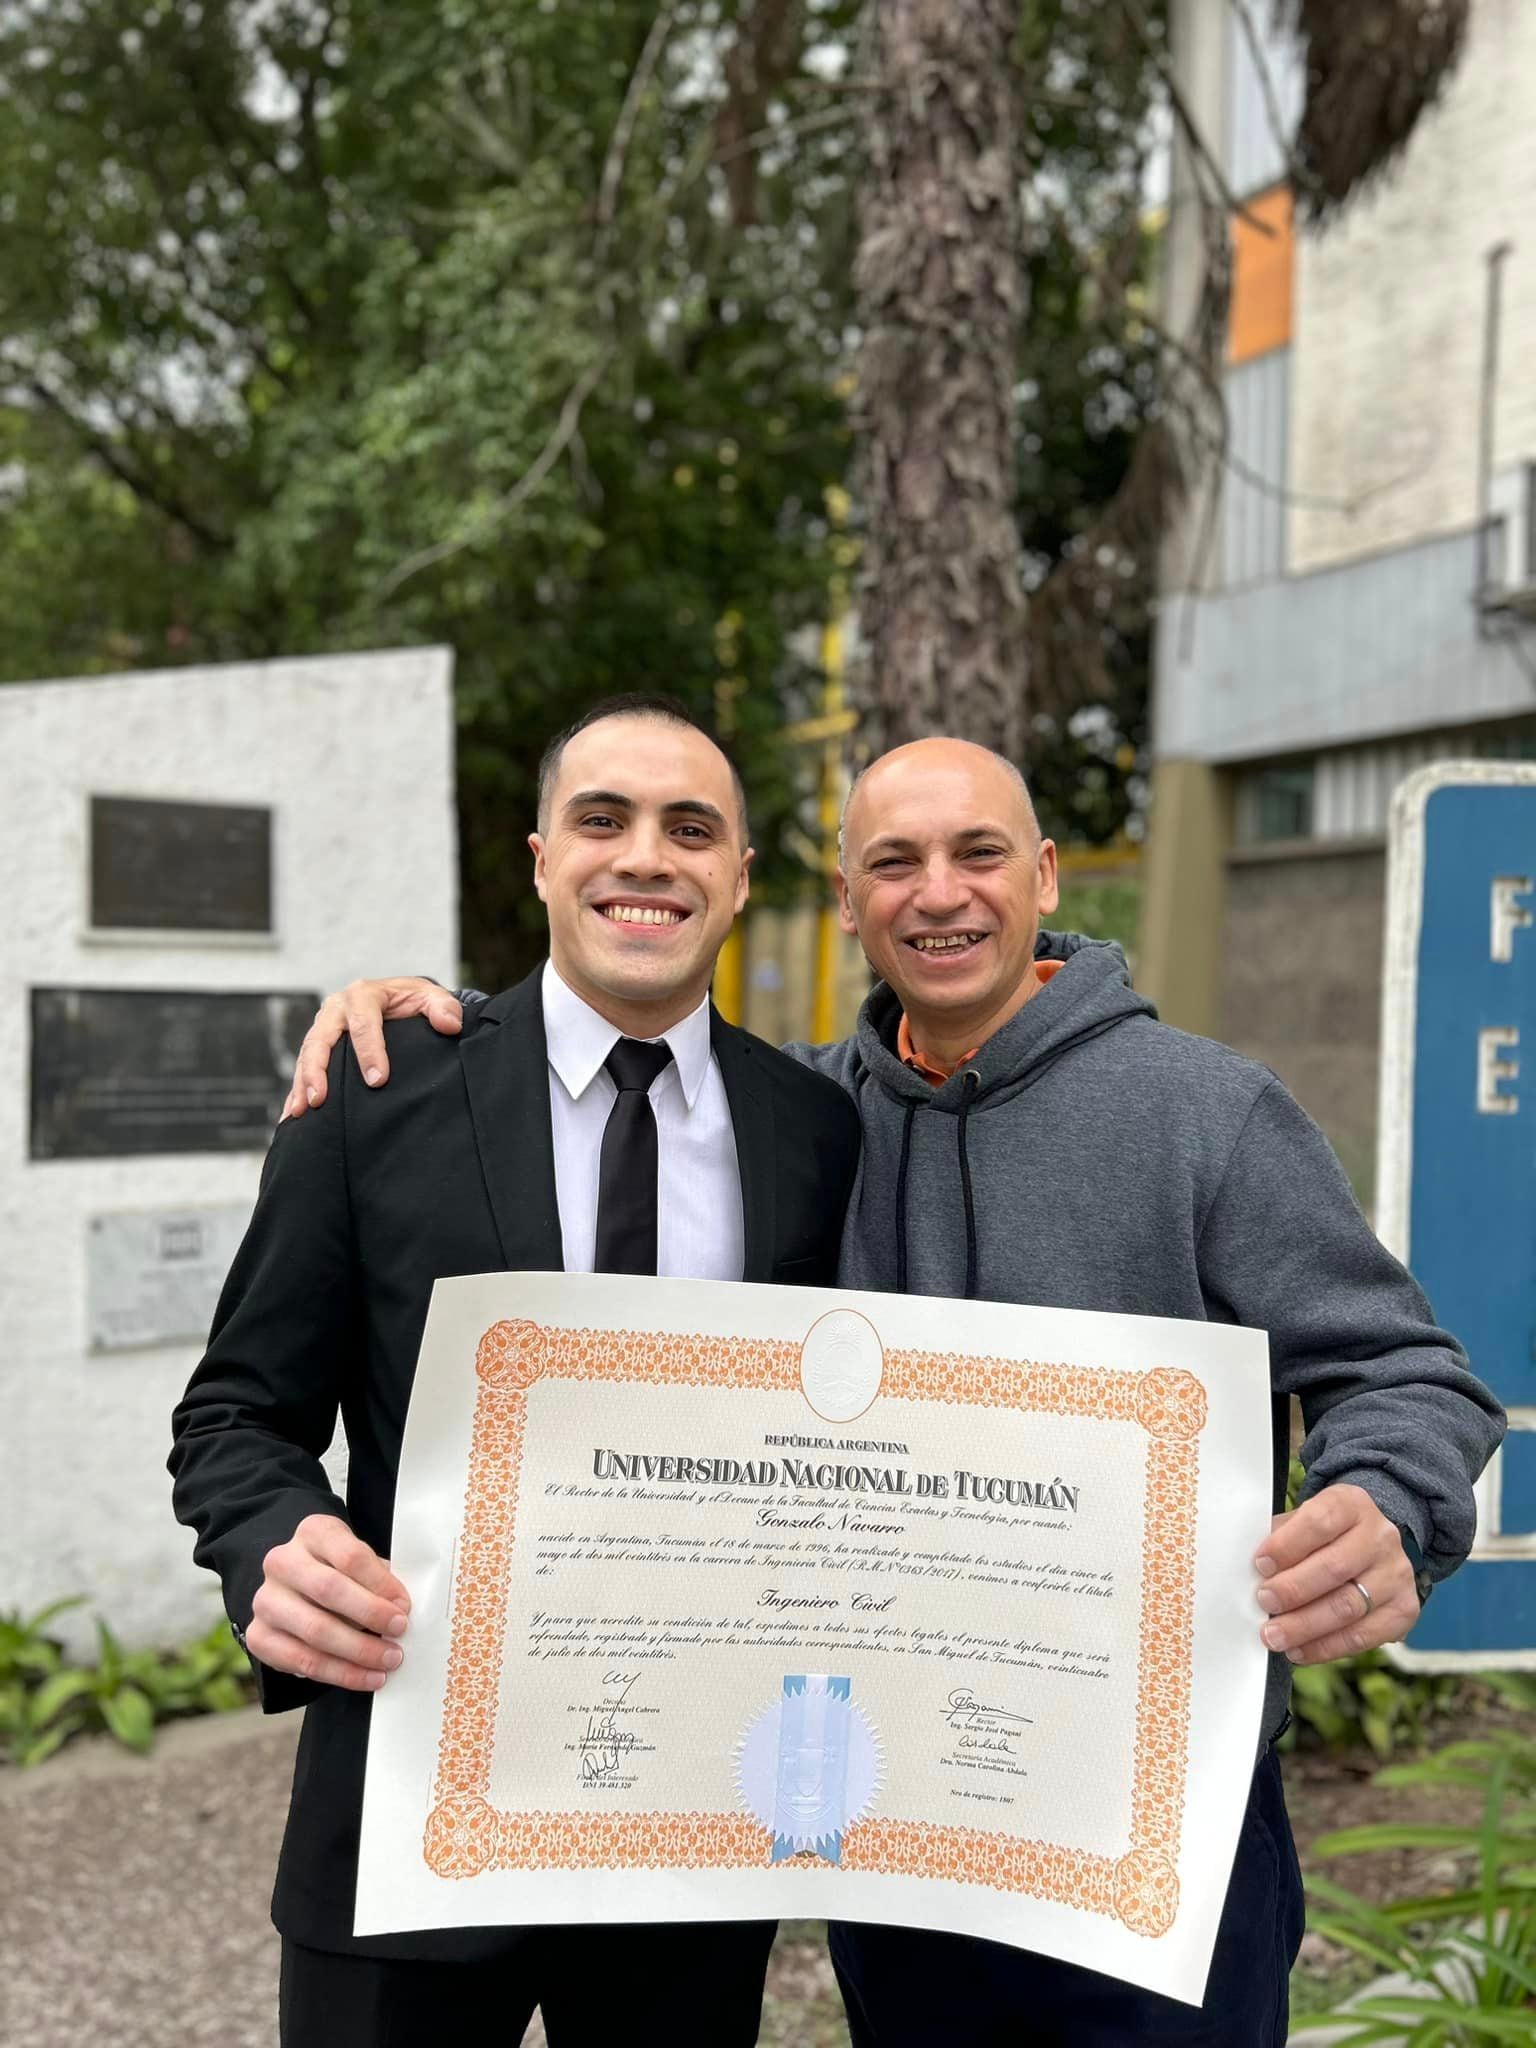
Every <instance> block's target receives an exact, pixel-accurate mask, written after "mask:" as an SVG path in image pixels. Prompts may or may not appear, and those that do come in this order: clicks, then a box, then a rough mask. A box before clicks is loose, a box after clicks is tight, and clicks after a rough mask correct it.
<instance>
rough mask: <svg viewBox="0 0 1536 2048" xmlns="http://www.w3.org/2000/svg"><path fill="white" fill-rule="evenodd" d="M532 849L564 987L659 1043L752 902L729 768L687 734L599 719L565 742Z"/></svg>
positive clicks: (657, 724)
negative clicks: (659, 1036) (745, 906)
mask: <svg viewBox="0 0 1536 2048" xmlns="http://www.w3.org/2000/svg"><path fill="white" fill-rule="evenodd" d="M546 810H547V815H546V816H545V817H544V818H543V819H541V821H540V822H541V830H540V831H538V832H535V833H533V834H532V835H531V836H530V838H529V841H528V843H529V845H530V846H531V847H532V848H533V852H534V871H533V877H534V886H535V887H536V888H537V890H538V892H539V895H540V896H541V897H542V898H543V900H544V904H545V907H546V909H547V910H548V912H549V941H550V957H551V959H552V960H553V961H554V964H555V970H556V972H557V973H558V974H559V975H560V978H561V979H562V981H564V982H565V983H566V985H567V987H569V988H571V989H573V990H574V991H575V992H576V994H577V995H579V996H581V997H582V998H583V999H584V1000H585V1001H586V1002H588V1003H590V1004H591V1005H592V1007H593V1008H594V1009H595V1010H597V1011H599V1012H600V1013H601V1014H602V1015H603V1016H605V1017H607V1018H608V1020H609V1021H610V1023H614V1024H617V1025H618V1026H619V1027H620V1029H621V1030H625V1031H630V1032H632V1033H634V1034H636V1035H638V1036H655V1035H657V1034H659V1033H660V1032H661V1031H664V1030H666V1029H667V1028H668V1026H669V1025H672V1024H675V1023H676V1022H677V1021H678V1020H679V1019H680V1018H682V1017H685V1016H687V1015H688V1013H689V1012H690V1011H691V1010H693V1009H695V1008H697V1006H698V1004H699V1003H700V1002H701V1001H702V1000H703V998H704V994H705V991H706V990H707V989H708V987H709V980H710V976H711V974H712V973H713V972H714V966H715V957H716V955H717V954H718V953H719V951H720V948H721V946H722V945H723V944H724V943H725V938H726V934H727V933H728V932H729V931H730V928H731V921H732V919H733V918H734V917H735V916H736V913H737V912H738V911H739V910H740V909H741V906H742V905H743V903H745V901H746V898H747V868H748V865H749V863H750V861H751V859H752V851H751V848H750V847H748V846H746V845H744V844H743V841H742V822H741V815H740V809H739V805H738V801H737V796H736V787H735V781H734V778H733V776H732V774H731V768H730V764H729V762H728V761H727V760H726V758H725V756H724V755H723V754H722V753H721V752H720V750H719V748H718V747H716V746H715V745H714V744H713V742H712V741H710V740H709V739H708V738H707V737H706V736H705V735H704V734H703V733H701V732H697V731H695V730H694V729H693V728H692V727H691V726H685V725H674V724H671V723H669V722H666V721H663V720H661V719H659V718H654V717H648V716H644V715H638V716H618V717H614V718H604V719H600V720H599V721H598V723H597V724H595V725H591V726H588V727H587V728H586V729H585V730H584V731H582V732H579V733H577V734H576V735H575V737H574V738H573V739H571V740H570V741H568V742H567V744H566V747H565V750H564V752H563V753H562V755H561V756H560V762H559V767H558V769H557V771H556V774H555V778H554V785H553V787H552V788H551V789H550V791H549V792H548V798H547V806H546Z"/></svg>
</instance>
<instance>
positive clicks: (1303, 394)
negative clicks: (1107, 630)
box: [1289, 0, 1536, 571]
mask: <svg viewBox="0 0 1536 2048" xmlns="http://www.w3.org/2000/svg"><path fill="white" fill-rule="evenodd" d="M1533 107H1536V7H1533V6H1531V5H1530V4H1529V0H1476V5H1475V6H1474V8H1473V14H1472V26H1471V34H1470V40H1469V45H1468V48H1467V51H1466V54H1465V56H1464V58H1463V60H1462V64H1461V67H1460V69H1459V71H1458V72H1457V74H1456V76H1455V77H1454V78H1453V80H1452V81H1451V84H1450V86H1449V88H1448V90H1447V92H1446V95H1445V98H1444V100H1443V102H1442V104H1441V105H1440V106H1439V107H1438V108H1437V109H1436V110H1435V111H1434V112H1432V113H1431V114H1430V115H1428V116H1427V117H1426V119H1425V121H1424V122H1423V124H1422V126H1421V127H1420V129H1419V131H1418V132H1417V133H1416V134H1415V136H1414V138H1413V141H1412V143H1411V144H1410V145H1409V148H1408V150H1407V151H1406V153H1405V154H1404V156H1403V158H1402V159H1401V161H1400V162H1398V163H1397V164H1395V165H1394V166H1393V167H1392V168H1391V170H1390V171H1389V172H1388V174H1387V175H1386V176H1385V177H1384V178H1383V179H1382V180H1381V181H1380V183H1379V184H1378V185H1377V186H1376V188H1375V189H1374V190H1373V191H1371V192H1369V193H1366V194H1364V195H1363V196H1361V197H1360V198H1359V199H1357V200H1356V201H1355V202H1354V203H1353V204H1352V205H1351V206H1350V208H1349V209H1348V211H1347V213H1346V214H1345V215H1344V217H1343V218H1342V219H1341V220H1340V221H1339V222H1338V223H1337V225H1335V226H1333V227H1331V228H1329V229H1328V230H1327V232H1326V233H1323V234H1304V235H1302V236H1301V237H1300V239H1299V241H1298V245H1297V278H1296V360H1295V373H1294V385H1293V391H1292V411H1291V468H1290V477H1289V481H1290V484H1291V487H1292V489H1293V490H1294V491H1296V492H1297V493H1298V494H1300V496H1301V498H1302V499H1303V500H1305V499H1311V498H1326V499H1332V500H1335V501H1339V500H1343V501H1349V502H1351V503H1353V504H1354V509H1353V510H1351V511H1347V512H1346V511H1339V510H1332V509H1327V508H1326V507H1324V506H1321V505H1318V504H1314V503H1308V502H1298V503H1296V504H1295V505H1294V506H1293V507H1292V511H1291V534H1290V561H1291V566H1292V568H1293V569H1295V570H1298V571H1299V570H1306V569H1316V568H1321V567H1324V566H1326V565H1328V564H1333V563H1338V562H1342V561H1346V560H1350V559H1352V558H1354V557H1358V556H1362V555H1367V554H1370V553H1372V552H1374V551H1377V550H1380V549H1383V548H1392V547H1401V546H1403V545H1405V544H1407V543H1409V542H1416V541H1419V540H1422V539H1423V538H1425V537H1426V536H1428V535H1433V534H1445V533H1451V532H1453V531H1455V530H1456V529H1457V528H1465V527H1468V526H1470V525H1471V524H1472V522H1473V520H1474V519H1475V517H1476V513H1477V494H1476V485H1477V447H1478V392H1479V382H1480V376H1481V366H1482V350H1483V301H1484V290H1485V278H1486V265H1485V258H1486V255H1487V252H1488V250H1489V249H1490V248H1491V247H1492V246H1493V245H1494V244H1495V243H1498V242H1502V241H1506V240H1508V241H1511V242H1513V244H1514V248H1513V252H1512V254H1511V256H1510V259H1509V262H1508V265H1507V267H1506V271H1505V289H1504V318H1503V334H1502V344H1501V359H1502V374H1501V376H1500V380H1499V389H1498V411H1497V434H1496V444H1495V467H1496V468H1498V469H1501V470H1504V469H1508V468H1511V467H1512V466H1514V465H1517V464H1519V463H1521V462H1524V461H1529V460H1530V459H1532V457H1536V378H1533V377H1532V376H1531V374H1530V365H1531V363H1532V361H1533V360H1536V237H1533V235H1532V231H1531V224H1532V222H1533V221H1536V118H1533V115H1532V109H1533ZM1356 501H1358V502H1356Z"/></svg>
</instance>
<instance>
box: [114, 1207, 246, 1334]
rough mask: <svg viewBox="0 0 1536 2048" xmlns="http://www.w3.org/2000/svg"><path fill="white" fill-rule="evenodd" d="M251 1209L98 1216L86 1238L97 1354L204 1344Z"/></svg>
mask: <svg viewBox="0 0 1536 2048" xmlns="http://www.w3.org/2000/svg"><path fill="white" fill-rule="evenodd" d="M250 1213H251V1212H250V1210H249V1208H247V1207H245V1206H243V1205H241V1204H234V1205H230V1206H226V1207H223V1208H218V1209H144V1210H139V1211H136V1212H132V1213H127V1214H116V1215H110V1216H93V1217H92V1218H91V1221H90V1226H89V1229H88V1231H87V1235H86V1258H85V1267H86V1291H87V1299H88V1302H89V1313H90V1332H91V1349H92V1350H93V1351H127V1350H131V1349H133V1348H134V1347H135V1346H142V1345H146V1344H181V1343H199V1344H200V1343H202V1342H203V1340H204V1339H205V1338H206V1336H207V1335H208V1326H209V1324H210V1323H211V1322H212V1320H213V1311H214V1308H215V1306H216V1305H217V1302H218V1299H219V1290H220V1288H221V1287H222V1286H223V1285H224V1275H225V1274H226V1273H227V1272H228V1271H229V1267H230V1262H231V1261H232V1260H233V1258H234V1256H235V1253H236V1251H237V1250H238V1249H239V1246H240V1239H241V1237H242V1235H243V1234H244V1231H245V1226H246V1224H247V1223H248V1222H249V1220H250Z"/></svg>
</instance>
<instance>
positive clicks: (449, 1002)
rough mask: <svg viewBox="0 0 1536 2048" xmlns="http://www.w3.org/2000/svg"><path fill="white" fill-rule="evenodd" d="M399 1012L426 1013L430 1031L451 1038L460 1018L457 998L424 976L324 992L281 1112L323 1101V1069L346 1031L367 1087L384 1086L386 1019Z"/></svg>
mask: <svg viewBox="0 0 1536 2048" xmlns="http://www.w3.org/2000/svg"><path fill="white" fill-rule="evenodd" d="M397 1017H425V1018H426V1020H427V1022H428V1023H429V1024H430V1025H431V1026H432V1029H433V1030H434V1031H442V1032H445V1033H446V1034H447V1035H448V1036H450V1037H451V1036H453V1034H454V1033H456V1032H457V1031H459V1030H461V1029H462V1027H463V1023H464V1012H463V1010H462V1009H461V1008H460V1007H459V1000H458V997H457V996H455V995H452V994H451V993H450V992H449V991H448V990H447V989H445V988H440V987H439V986H438V984H437V983H436V982H435V981H429V980H428V979H427V978H426V977H425V976H424V975H420V974H407V975H402V976H400V977H398V978H397V979H395V980H393V981H349V982H348V983H347V985H346V987H345V988H344V989H342V990H340V991H339V992H338V993H337V994H335V995H329V996H327V997H326V999H325V1001H324V1002H323V1003H322V1004H321V1005H320V1008H319V1009H318V1010H317V1011H316V1012H315V1021H314V1023H313V1024H311V1025H310V1027H309V1029H308V1031H306V1032H305V1034H304V1043H303V1044H302V1045H301V1046H300V1047H299V1056H298V1058H297V1059H296V1060H295V1061H294V1064H293V1086H292V1087H291V1088H290V1089H289V1091H288V1100H287V1101H286V1102H285V1103H284V1104H283V1116H284V1117H290V1116H302V1115H303V1114H304V1112H305V1110H306V1109H318V1108H319V1107H320V1104H321V1103H322V1102H324V1100H325V1097H326V1068H327V1067H328V1066H329V1065H330V1063H331V1054H332V1052H333V1051H334V1050H335V1048H336V1045H337V1042H338V1041H339V1040H340V1039H341V1038H343V1037H346V1036H350V1037H351V1040H352V1049H353V1051H354V1052H355V1053H356V1054H357V1064H358V1066H359V1067H360V1068H361V1069H362V1073H363V1079H364V1080H365V1081H366V1082H367V1083H368V1086H369V1087H370V1088H382V1087H383V1085H384V1083H385V1082H386V1081H387V1080H388V1079H389V1055H388V1054H387V1053H386V1052H385V1050H384V1024H385V1021H386V1019H388V1020H390V1021H393V1019H395V1018H397Z"/></svg>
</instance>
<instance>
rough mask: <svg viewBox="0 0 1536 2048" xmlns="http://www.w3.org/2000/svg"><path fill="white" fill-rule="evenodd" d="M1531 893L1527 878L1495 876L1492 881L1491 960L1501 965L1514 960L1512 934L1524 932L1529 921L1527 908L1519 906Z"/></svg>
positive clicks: (1529, 879)
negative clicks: (1524, 897) (1492, 958)
mask: <svg viewBox="0 0 1536 2048" xmlns="http://www.w3.org/2000/svg"><path fill="white" fill-rule="evenodd" d="M1530 893H1531V878H1530V876H1529V875H1495V876H1494V878H1493V901H1492V915H1491V917H1490V925H1491V928H1492V936H1491V944H1492V951H1493V957H1494V959H1495V960H1497V961H1499V962H1501V963H1503V962H1508V961H1510V960H1513V959H1514V957H1515V933H1516V932H1518V931H1524V930H1526V929H1527V927H1528V926H1529V925H1530V924H1531V922H1532V913H1531V907H1530V905H1529V904H1528V903H1522V902H1521V901H1520V898H1521V897H1522V896H1529V895H1530Z"/></svg>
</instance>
